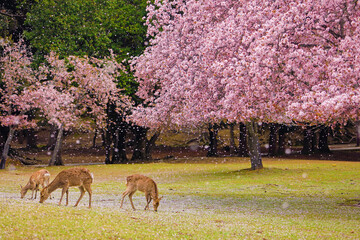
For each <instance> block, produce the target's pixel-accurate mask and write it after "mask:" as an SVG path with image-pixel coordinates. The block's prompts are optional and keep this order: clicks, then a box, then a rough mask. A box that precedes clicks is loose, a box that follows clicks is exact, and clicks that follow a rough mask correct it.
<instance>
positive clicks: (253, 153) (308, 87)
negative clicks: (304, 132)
mask: <svg viewBox="0 0 360 240" xmlns="http://www.w3.org/2000/svg"><path fill="white" fill-rule="evenodd" d="M148 12H149V14H148V18H147V24H148V34H149V35H150V36H152V37H153V39H152V40H151V41H150V46H149V47H148V48H147V50H146V51H145V53H144V54H143V55H141V56H140V57H138V58H135V59H134V61H133V67H134V69H135V70H136V76H137V77H138V79H139V83H140V88H139V92H138V94H139V96H140V97H142V98H143V99H145V100H146V103H147V107H146V108H143V107H138V108H137V109H136V110H135V111H134V114H133V119H134V121H136V122H137V123H139V124H143V125H146V126H149V127H159V126H164V125H167V126H170V127H176V126H182V125H184V124H185V125H189V124H193V125H196V124H198V123H201V122H212V123H216V122H219V121H220V120H227V121H229V122H245V123H246V127H247V129H248V134H249V141H248V143H249V149H250V158H251V163H252V164H251V165H252V169H257V168H262V161H261V155H260V150H259V141H258V138H257V134H256V128H257V125H258V123H261V122H274V123H287V124H293V123H294V122H295V123H306V124H315V123H316V124H318V123H333V122H338V121H341V122H342V121H344V119H352V118H355V119H357V118H358V114H359V113H358V111H359V108H358V107H356V106H358V99H359V98H358V91H359V84H358V83H359V79H358V74H359V71H358V62H359V61H357V56H359V54H358V52H357V51H358V50H357V48H356V47H354V46H356V43H357V42H358V40H359V38H358V31H359V26H358V24H359V16H358V15H359V7H358V5H357V1H350V0H334V1H318V2H311V1H307V0H302V1H294V0H268V1H258V0H253V1H235V0H233V1H220V0H210V1H205V0H198V1H197V0H189V1H182V0H173V1H167V0H165V1H155V2H154V4H153V5H149V7H148ZM349 93H350V94H349ZM344 114H346V117H345V118H344Z"/></svg>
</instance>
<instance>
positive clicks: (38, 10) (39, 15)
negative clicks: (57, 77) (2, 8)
mask: <svg viewBox="0 0 360 240" xmlns="http://www.w3.org/2000/svg"><path fill="white" fill-rule="evenodd" d="M145 7H146V1H145V0H137V1H126V0H125V1H124V0H62V1H54V0H42V1H39V2H38V3H36V4H34V5H33V7H32V8H31V10H30V12H29V13H28V15H27V19H26V24H27V26H28V27H29V31H25V36H26V38H27V39H28V40H29V41H30V42H31V45H32V47H34V48H35V50H36V52H37V53H38V54H40V55H44V54H47V53H49V52H50V51H55V52H57V53H59V54H61V55H63V56H68V55H77V56H82V55H88V56H95V57H100V58H101V57H104V56H107V55H108V54H109V51H108V50H109V49H112V50H113V51H114V53H115V54H117V55H119V56H120V58H121V60H122V59H125V58H127V57H128V56H132V55H138V54H140V53H141V52H142V51H143V48H144V44H143V42H144V41H145V40H144V38H145V35H146V27H145V26H144V20H143V16H145V14H146V12H145Z"/></svg>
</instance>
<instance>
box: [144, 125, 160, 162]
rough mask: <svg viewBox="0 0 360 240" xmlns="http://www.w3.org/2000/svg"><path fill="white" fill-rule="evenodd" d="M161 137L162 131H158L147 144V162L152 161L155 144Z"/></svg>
mask: <svg viewBox="0 0 360 240" xmlns="http://www.w3.org/2000/svg"><path fill="white" fill-rule="evenodd" d="M159 136H160V131H159V130H158V131H156V132H155V133H154V135H152V137H151V138H150V140H148V141H147V142H146V149H145V158H146V160H147V161H151V160H152V156H151V152H152V150H153V148H154V147H155V142H156V140H157V139H158V138H159Z"/></svg>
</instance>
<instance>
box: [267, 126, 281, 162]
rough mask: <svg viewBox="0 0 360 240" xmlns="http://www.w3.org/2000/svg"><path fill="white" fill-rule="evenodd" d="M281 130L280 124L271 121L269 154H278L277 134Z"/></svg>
mask: <svg viewBox="0 0 360 240" xmlns="http://www.w3.org/2000/svg"><path fill="white" fill-rule="evenodd" d="M278 132H279V126H278V124H276V123H270V135H269V153H268V155H269V156H276V154H277V143H278V142H277V135H278Z"/></svg>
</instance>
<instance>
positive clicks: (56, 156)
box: [49, 124, 64, 166]
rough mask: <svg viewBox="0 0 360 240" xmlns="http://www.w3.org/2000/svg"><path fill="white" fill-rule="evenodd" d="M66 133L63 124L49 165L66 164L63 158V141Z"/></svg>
mask: <svg viewBox="0 0 360 240" xmlns="http://www.w3.org/2000/svg"><path fill="white" fill-rule="evenodd" d="M63 133H64V127H63V125H62V124H61V125H60V127H59V131H58V134H57V138H56V143H55V148H54V151H53V154H52V156H51V159H50V162H49V166H54V165H64V163H63V162H62V159H61V141H62V137H63Z"/></svg>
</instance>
